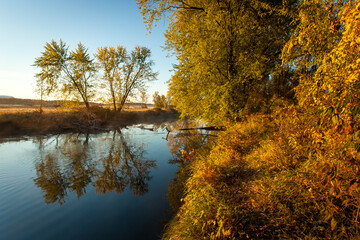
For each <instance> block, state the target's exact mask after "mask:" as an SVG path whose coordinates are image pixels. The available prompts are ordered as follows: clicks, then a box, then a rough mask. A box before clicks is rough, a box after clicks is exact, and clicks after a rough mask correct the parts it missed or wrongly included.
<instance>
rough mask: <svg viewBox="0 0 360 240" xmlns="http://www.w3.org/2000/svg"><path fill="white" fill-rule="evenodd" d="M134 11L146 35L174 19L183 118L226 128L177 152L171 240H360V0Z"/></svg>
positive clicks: (258, 1) (182, 4) (187, 0)
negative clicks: (205, 146) (207, 142)
mask: <svg viewBox="0 0 360 240" xmlns="http://www.w3.org/2000/svg"><path fill="white" fill-rule="evenodd" d="M137 3H138V5H139V7H140V8H141V10H142V13H143V16H144V20H145V23H146V24H147V26H148V27H149V29H150V30H151V27H152V26H153V25H154V24H155V23H156V21H158V20H160V19H161V18H166V19H168V21H169V28H168V30H167V32H166V33H165V36H166V44H167V47H168V48H169V49H170V50H172V51H173V52H174V53H175V54H176V55H177V57H178V60H179V63H178V65H176V66H175V72H174V75H173V77H172V79H171V80H170V82H169V84H170V95H171V97H173V103H174V104H175V105H176V107H177V108H178V109H180V111H181V114H182V116H187V117H190V118H197V119H200V120H202V121H205V122H207V123H212V124H217V125H218V126H225V127H226V128H227V130H226V131H225V132H223V133H221V134H220V136H219V137H218V139H217V140H216V141H215V143H214V144H213V145H212V146H211V147H210V150H209V151H195V150H194V149H195V148H194V149H191V148H188V145H186V144H185V145H182V146H180V149H181V154H180V155H179V160H181V159H182V165H183V166H184V168H182V169H184V170H183V171H182V170H179V173H178V177H179V178H178V180H177V181H173V182H172V184H171V185H170V188H169V189H170V190H171V191H173V193H172V195H171V194H170V197H171V196H172V197H174V196H178V198H179V200H178V202H177V203H176V201H173V202H174V204H172V205H173V206H175V209H178V210H177V213H176V215H175V216H174V219H173V220H172V221H171V222H170V223H169V224H168V226H167V228H166V230H165V232H164V234H163V238H164V239H358V238H359V235H360V232H359V230H360V229H359V227H360V222H359V221H360V220H359V219H360V177H359V176H360V171H359V170H360V140H359V139H360V138H359V134H360V124H359V123H360V120H359V116H360V107H359V103H360V102H359V99H360V97H359V95H360V91H359V89H360V88H359V86H360V57H359V56H360V21H359V19H360V3H359V2H358V1H356V0H352V1H346V0H345V1H332V0H327V1H324V0H293V1H292V0H290V1H282V0H278V1H267V0H245V1H235V0H224V1H216V0H210V1H208V0H206V1H205V0H200V1H198V0H197V1H195V0H175V1H173V0H171V1H170V0H163V1H155V0H137ZM195 103H196V104H195ZM175 185H178V186H180V189H181V191H177V192H176V191H175V190H174V189H175V188H174V186H175Z"/></svg>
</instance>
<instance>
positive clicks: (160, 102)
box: [153, 92, 172, 108]
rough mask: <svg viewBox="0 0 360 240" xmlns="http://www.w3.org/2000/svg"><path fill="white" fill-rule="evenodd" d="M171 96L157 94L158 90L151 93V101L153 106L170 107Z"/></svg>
mask: <svg viewBox="0 0 360 240" xmlns="http://www.w3.org/2000/svg"><path fill="white" fill-rule="evenodd" d="M171 100H172V99H171V97H169V96H165V95H164V94H162V95H159V92H155V93H154V95H153V102H154V107H155V108H170V106H171Z"/></svg>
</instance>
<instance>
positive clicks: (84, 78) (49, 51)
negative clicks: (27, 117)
mask: <svg viewBox="0 0 360 240" xmlns="http://www.w3.org/2000/svg"><path fill="white" fill-rule="evenodd" d="M44 48H45V51H44V52H42V53H41V56H40V57H38V58H36V59H35V63H34V65H35V66H36V67H39V68H40V69H41V71H40V73H38V74H37V75H36V76H37V77H38V79H39V80H40V81H41V86H42V87H45V89H47V93H51V92H54V91H56V92H60V93H61V94H68V95H70V96H73V97H75V98H81V99H82V101H83V102H84V104H85V106H86V108H89V101H90V99H91V98H92V97H93V96H94V84H93V83H94V80H95V79H94V76H95V72H96V69H95V65H94V62H93V59H91V58H90V55H89V53H88V50H87V49H86V48H85V47H84V45H82V44H81V43H79V44H78V46H77V48H76V49H75V50H74V51H69V50H68V49H69V48H68V47H67V46H66V44H65V43H64V42H63V41H61V40H60V42H59V43H57V42H55V41H54V40H53V41H51V42H50V43H46V44H45V47H44Z"/></svg>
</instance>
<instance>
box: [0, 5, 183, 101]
mask: <svg viewBox="0 0 360 240" xmlns="http://www.w3.org/2000/svg"><path fill="white" fill-rule="evenodd" d="M166 28H167V23H166V22H165V21H160V22H159V23H158V24H157V27H156V28H154V29H153V30H152V32H151V34H148V31H147V30H146V26H145V24H144V23H143V18H142V16H141V13H140V10H139V9H138V7H137V5H136V2H135V0H0V95H7V96H13V97H16V98H31V99H36V98H38V96H37V95H36V93H35V83H36V79H35V77H34V75H35V74H36V73H37V72H39V71H40V70H39V69H37V68H36V67H34V66H32V65H33V63H34V61H35V58H36V57H39V56H40V55H41V52H43V51H44V45H45V44H46V42H50V41H51V40H55V41H59V40H60V39H61V40H62V41H64V42H65V43H66V44H67V45H68V46H69V49H70V50H72V49H74V48H75V47H76V46H77V44H78V43H79V42H81V43H82V44H84V46H85V47H87V48H88V50H89V53H90V54H91V55H92V56H93V54H94V53H95V52H96V49H97V48H98V47H105V46H117V45H121V46H124V47H125V48H126V49H127V50H128V51H129V52H130V51H131V50H132V49H133V48H134V47H135V46H136V45H139V46H145V47H147V48H149V49H150V50H151V53H152V60H153V61H154V63H155V65H154V66H153V70H154V71H156V72H158V73H159V76H158V80H157V81H154V82H148V84H147V85H148V95H149V96H152V94H153V93H154V92H155V91H159V93H160V94H166V92H167V83H166V82H167V81H168V80H169V79H170V77H171V74H172V73H171V72H170V70H171V69H172V65H173V64H175V63H176V60H175V57H167V56H168V55H169V53H168V52H167V51H166V50H163V49H162V47H163V46H164V45H165V37H164V35H163V33H164V32H165V30H166ZM149 98H150V99H152V98H151V97H149Z"/></svg>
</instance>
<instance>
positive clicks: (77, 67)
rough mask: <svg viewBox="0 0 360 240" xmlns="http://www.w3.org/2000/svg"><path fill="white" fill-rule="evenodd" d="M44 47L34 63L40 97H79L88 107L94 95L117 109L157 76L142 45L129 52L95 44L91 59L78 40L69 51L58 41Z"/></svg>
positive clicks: (146, 50)
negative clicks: (55, 95)
mask: <svg viewBox="0 0 360 240" xmlns="http://www.w3.org/2000/svg"><path fill="white" fill-rule="evenodd" d="M44 48H45V50H44V52H42V53H41V56H40V57H38V58H36V59H35V63H34V66H36V67H38V68H40V72H39V73H38V74H36V77H37V89H38V91H39V93H40V96H41V99H42V98H43V96H47V95H50V94H53V93H54V94H60V95H61V96H62V98H63V99H68V98H71V99H81V101H82V102H83V103H84V104H85V106H86V108H87V109H89V107H90V105H89V103H90V101H91V100H93V99H94V97H95V95H96V94H98V95H102V96H104V100H105V101H107V102H111V104H112V106H113V109H114V111H121V110H122V109H123V107H124V105H125V103H126V101H127V100H128V98H129V97H130V96H133V95H134V93H135V91H136V90H137V91H139V92H140V93H141V95H144V92H145V82H146V81H152V80H156V78H157V75H158V74H157V73H156V72H154V71H153V70H152V66H153V64H154V62H153V61H152V60H151V59H150V57H151V52H150V50H149V49H148V48H146V47H139V46H136V47H135V48H134V50H132V51H131V52H130V53H128V52H127V50H126V49H125V48H124V47H122V46H117V47H99V48H98V49H97V52H96V54H95V56H94V57H95V58H91V56H90V54H89V53H88V49H87V48H85V46H84V45H83V44H81V43H79V44H78V46H77V48H76V49H75V50H73V51H69V47H68V46H67V45H66V44H65V43H64V42H63V41H61V40H60V42H59V43H58V42H56V41H54V40H53V41H51V42H49V43H46V44H45V46H44Z"/></svg>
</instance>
